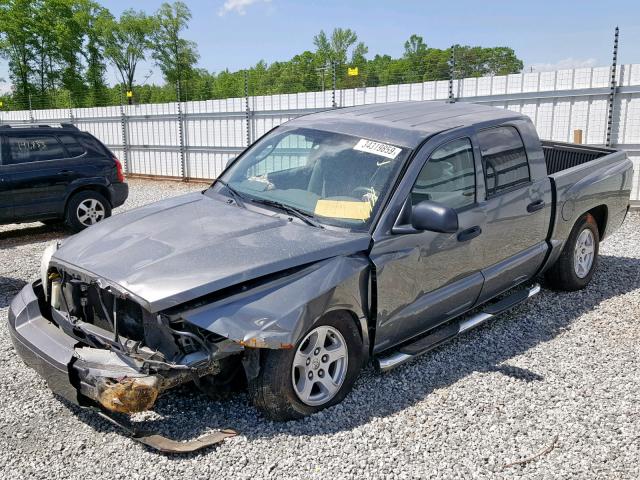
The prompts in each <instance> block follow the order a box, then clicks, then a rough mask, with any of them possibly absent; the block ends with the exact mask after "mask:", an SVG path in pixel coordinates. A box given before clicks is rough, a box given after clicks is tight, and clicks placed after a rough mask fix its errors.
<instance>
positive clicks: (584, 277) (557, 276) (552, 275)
mask: <svg viewBox="0 0 640 480" xmlns="http://www.w3.org/2000/svg"><path fill="white" fill-rule="evenodd" d="M599 248H600V234H599V232H598V224H597V223H596V220H595V218H593V215H591V214H589V213H587V214H585V215H583V216H582V217H580V219H578V221H577V222H576V224H575V225H574V227H573V230H571V233H570V234H569V238H568V239H567V243H566V244H565V246H564V248H563V249H562V253H561V254H560V257H559V258H558V260H557V261H556V263H555V264H554V265H553V266H552V267H551V268H550V269H549V270H548V271H547V273H546V274H545V278H546V280H547V282H548V283H549V285H550V286H551V287H552V288H555V289H557V290H565V291H575V290H581V289H583V288H585V287H586V286H587V285H588V284H589V282H591V278H592V277H593V273H594V272H595V270H596V265H597V263H598V252H599Z"/></svg>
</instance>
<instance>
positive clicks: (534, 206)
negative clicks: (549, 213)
mask: <svg viewBox="0 0 640 480" xmlns="http://www.w3.org/2000/svg"><path fill="white" fill-rule="evenodd" d="M543 208H544V200H536V201H535V202H533V203H530V204H529V205H527V212H529V213H533V212H537V211H538V210H541V209H543Z"/></svg>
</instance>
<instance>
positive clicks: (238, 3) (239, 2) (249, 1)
mask: <svg viewBox="0 0 640 480" xmlns="http://www.w3.org/2000/svg"><path fill="white" fill-rule="evenodd" d="M270 1H271V0H225V2H224V5H222V8H220V10H219V11H218V15H220V16H221V17H222V16H223V15H226V14H227V13H229V12H236V13H237V14H238V15H244V14H245V13H247V7H250V6H251V5H254V4H256V3H269V2H270Z"/></svg>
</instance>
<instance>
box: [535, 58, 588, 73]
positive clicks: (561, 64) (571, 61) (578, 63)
mask: <svg viewBox="0 0 640 480" xmlns="http://www.w3.org/2000/svg"><path fill="white" fill-rule="evenodd" d="M596 64H597V61H596V59H595V58H586V59H579V58H573V57H569V58H565V59H562V60H558V61H557V62H555V63H532V64H531V65H527V66H525V68H524V71H525V72H530V71H531V70H532V69H533V71H534V72H547V71H550V70H565V69H571V68H585V67H595V66H596Z"/></svg>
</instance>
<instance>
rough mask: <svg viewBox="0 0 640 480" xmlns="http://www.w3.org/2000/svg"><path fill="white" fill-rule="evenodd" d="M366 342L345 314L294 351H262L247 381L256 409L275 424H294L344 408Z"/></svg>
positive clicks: (313, 331)
mask: <svg viewBox="0 0 640 480" xmlns="http://www.w3.org/2000/svg"><path fill="white" fill-rule="evenodd" d="M361 352H362V340H361V338H360V333H359V332H358V328H357V327H356V325H355V324H354V322H353V319H352V318H351V317H350V316H349V315H347V314H338V315H332V316H330V317H327V318H325V319H322V320H320V321H319V322H317V323H316V324H315V325H314V326H313V328H312V329H311V330H309V331H308V332H307V334H306V335H305V336H304V337H303V338H302V340H300V342H298V344H297V345H296V347H295V348H293V349H290V350H268V349H265V350H263V356H262V362H261V363H262V365H261V368H260V374H259V375H258V377H257V378H255V379H253V380H250V381H249V394H250V396H251V399H252V400H253V403H254V405H255V406H256V407H258V408H259V409H260V410H262V411H263V412H264V413H265V414H266V415H267V416H268V417H269V418H271V419H273V420H277V421H285V420H295V419H298V418H302V417H305V416H307V415H311V414H312V413H315V412H318V411H320V410H322V409H324V408H327V407H330V406H332V405H336V404H338V403H340V402H341V401H342V400H343V399H344V398H345V397H346V396H347V394H348V393H349V392H350V391H351V388H352V387H353V383H354V382H355V380H356V377H357V376H358V373H359V372H360V368H361V366H362V358H361Z"/></svg>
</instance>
